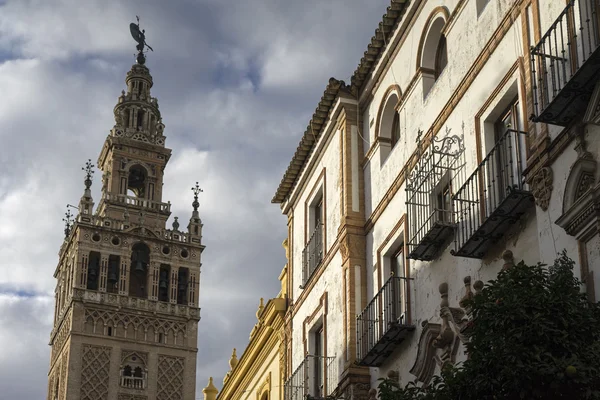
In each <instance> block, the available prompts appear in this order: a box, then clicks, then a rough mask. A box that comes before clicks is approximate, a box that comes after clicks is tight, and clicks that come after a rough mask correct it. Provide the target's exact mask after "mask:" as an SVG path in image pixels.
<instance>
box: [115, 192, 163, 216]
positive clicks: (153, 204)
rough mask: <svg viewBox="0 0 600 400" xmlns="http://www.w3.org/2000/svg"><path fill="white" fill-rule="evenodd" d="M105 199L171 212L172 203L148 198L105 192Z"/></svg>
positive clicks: (161, 211)
mask: <svg viewBox="0 0 600 400" xmlns="http://www.w3.org/2000/svg"><path fill="white" fill-rule="evenodd" d="M103 199H104V200H108V201H110V202H113V203H120V204H124V205H127V206H134V207H141V208H149V209H151V210H154V211H157V212H160V213H164V214H168V213H170V212H171V203H161V202H159V201H153V200H148V199H141V198H138V197H135V196H127V195H124V194H112V193H104V197H103Z"/></svg>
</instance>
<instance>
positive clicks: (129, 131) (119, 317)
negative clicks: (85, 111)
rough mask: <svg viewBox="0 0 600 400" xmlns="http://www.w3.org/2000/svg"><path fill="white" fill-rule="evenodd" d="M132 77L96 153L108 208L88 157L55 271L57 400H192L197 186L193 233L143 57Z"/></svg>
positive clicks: (53, 392)
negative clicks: (180, 214) (175, 200)
mask: <svg viewBox="0 0 600 400" xmlns="http://www.w3.org/2000/svg"><path fill="white" fill-rule="evenodd" d="M142 48H143V46H142ZM138 49H139V48H138ZM125 82H126V85H127V90H126V91H123V92H122V94H121V96H119V99H118V102H117V105H116V106H115V108H114V115H115V121H116V123H115V125H114V127H113V128H112V129H111V131H110V133H109V135H108V137H107V138H106V141H105V142H104V146H103V148H102V149H101V152H100V156H99V158H98V168H99V169H100V170H101V171H102V172H103V175H102V182H101V183H102V190H101V195H102V197H101V199H100V202H99V204H98V206H97V208H96V209H95V210H94V201H93V199H92V195H91V191H90V187H91V185H92V175H93V165H92V163H91V162H88V163H87V165H86V168H85V171H86V176H85V191H84V194H83V196H82V197H81V201H80V202H79V208H78V213H77V215H76V217H75V220H74V221H73V222H72V221H71V216H70V212H68V213H67V214H68V215H67V218H66V228H65V240H64V243H63V244H62V246H61V248H60V252H59V262H58V266H57V267H56V270H55V272H54V277H55V278H56V279H57V285H56V292H55V293H56V300H55V315H54V328H53V330H52V333H51V337H50V345H51V346H52V350H51V351H52V352H51V362H50V371H49V374H48V399H49V400H66V399H69V400H75V399H78V400H193V399H195V385H196V353H197V336H198V329H197V328H198V322H199V320H200V309H199V307H198V295H199V293H198V290H199V282H200V265H201V262H200V259H201V254H202V251H203V250H204V246H203V245H202V222H201V220H200V216H199V213H198V206H199V204H198V193H199V191H200V189H199V188H198V186H197V185H196V188H195V190H194V194H195V198H194V201H193V207H194V209H193V212H192V217H191V218H190V221H189V224H188V226H187V229H181V230H180V229H179V222H178V221H177V218H175V221H174V222H173V227H172V229H167V228H166V226H165V224H166V221H167V219H168V218H169V216H170V214H171V211H170V207H171V204H170V203H168V202H167V203H165V202H163V198H162V187H163V177H164V169H165V167H166V165H167V163H168V161H169V158H170V156H171V150H170V149H168V148H167V147H165V139H166V138H165V135H164V125H163V123H162V118H161V115H160V111H159V109H158V100H157V99H156V98H154V97H152V96H151V94H150V89H151V87H152V84H153V80H152V76H151V75H150V71H149V69H148V68H147V67H146V65H145V57H144V55H143V54H142V53H141V52H140V54H139V55H138V58H137V63H136V64H134V65H133V66H132V67H131V70H130V71H129V72H128V73H127V77H126V79H125Z"/></svg>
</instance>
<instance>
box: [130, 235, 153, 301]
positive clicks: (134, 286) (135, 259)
mask: <svg viewBox="0 0 600 400" xmlns="http://www.w3.org/2000/svg"><path fill="white" fill-rule="evenodd" d="M149 265H150V249H149V248H148V246H146V245H145V244H144V243H142V242H139V243H136V244H135V245H133V248H132V252H131V265H130V269H129V271H130V274H129V295H130V296H133V297H142V298H145V297H147V291H146V285H147V280H148V267H149Z"/></svg>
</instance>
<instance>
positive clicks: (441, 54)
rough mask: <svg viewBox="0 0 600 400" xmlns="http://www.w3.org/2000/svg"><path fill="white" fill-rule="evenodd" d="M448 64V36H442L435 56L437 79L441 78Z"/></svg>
mask: <svg viewBox="0 0 600 400" xmlns="http://www.w3.org/2000/svg"><path fill="white" fill-rule="evenodd" d="M446 64H448V53H447V52H446V36H444V35H441V36H440V41H439V43H438V48H437V52H436V55H435V79H436V80H437V78H439V77H440V75H441V73H442V71H443V70H444V68H446Z"/></svg>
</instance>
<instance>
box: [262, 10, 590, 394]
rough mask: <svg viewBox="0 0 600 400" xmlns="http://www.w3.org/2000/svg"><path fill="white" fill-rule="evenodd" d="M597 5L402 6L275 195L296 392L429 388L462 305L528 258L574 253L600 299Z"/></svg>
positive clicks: (289, 387) (288, 385)
mask: <svg viewBox="0 0 600 400" xmlns="http://www.w3.org/2000/svg"><path fill="white" fill-rule="evenodd" d="M598 11H599V5H598V2H597V0H570V1H553V2H543V1H540V0H437V1H434V0H415V1H409V0H392V1H391V4H390V6H389V7H388V8H387V10H386V13H385V15H384V16H383V19H382V21H381V22H380V24H379V27H378V28H377V29H376V31H375V35H374V36H373V38H372V40H371V43H370V44H369V46H368V48H367V50H366V51H365V53H364V56H363V58H362V59H361V61H360V64H359V66H358V68H357V69H356V71H355V72H354V74H353V76H352V78H351V81H350V82H349V83H345V82H343V81H339V80H336V79H333V78H332V79H331V80H330V81H329V83H328V85H327V87H326V89H325V92H324V94H323V96H322V98H321V100H320V101H319V103H318V106H317V109H316V111H315V113H314V114H313V116H312V119H311V120H310V122H309V124H308V128H307V130H306V132H305V133H304V135H303V137H302V139H301V142H300V145H299V146H298V149H297V151H296V153H295V154H294V156H293V159H292V161H291V163H290V165H289V167H288V168H287V170H286V172H285V174H284V176H283V179H282V181H281V183H280V185H279V187H278V189H277V191H276V194H275V196H274V198H273V202H274V203H278V204H280V207H281V210H282V212H283V213H284V214H285V215H287V217H288V241H289V264H288V294H289V305H288V311H287V313H286V327H285V329H286V335H285V338H284V340H285V345H286V349H287V355H288V357H287V358H286V363H287V365H286V374H285V378H284V379H285V384H284V387H285V398H286V400H292V399H294V400H295V399H301V398H304V397H305V396H306V395H310V396H312V397H317V398H324V397H336V398H340V397H344V398H354V399H359V398H367V397H368V396H369V391H370V390H372V389H373V388H376V387H377V385H378V379H379V378H381V377H395V379H398V380H399V381H400V383H401V384H402V385H404V384H406V383H408V382H410V381H413V380H417V381H419V382H421V383H424V384H426V383H428V382H429V381H430V379H431V377H432V376H433V375H434V374H435V373H437V372H438V371H439V368H440V366H441V365H443V364H444V363H448V362H450V363H454V362H457V361H461V360H464V359H465V357H466V355H465V354H464V347H463V345H464V343H463V341H464V340H466V338H465V335H464V327H465V325H466V322H467V321H468V319H469V313H468V310H465V309H463V308H462V307H461V300H462V299H464V298H466V297H470V296H472V295H473V293H474V292H476V291H477V290H479V289H480V288H481V287H482V286H483V282H486V281H488V280H490V279H493V278H494V277H495V276H496V275H497V273H498V272H499V271H500V270H501V268H503V267H508V266H510V265H512V264H513V263H514V262H517V261H520V260H524V261H525V262H527V263H537V262H538V261H542V262H544V263H550V264H551V263H552V262H553V261H554V259H555V258H556V255H557V253H558V252H559V251H561V250H562V249H566V250H567V253H568V255H569V256H570V257H571V258H572V259H574V260H575V262H576V264H577V270H576V274H577V275H578V276H579V277H580V278H581V279H582V280H583V281H584V282H585V285H586V287H585V290H586V291H587V293H588V296H589V298H590V299H591V300H595V299H596V298H597V297H598V296H600V293H598V290H600V287H599V286H598V285H600V282H597V283H596V281H597V280H599V279H600V278H598V274H600V271H596V270H597V269H599V268H600V261H598V260H600V237H599V233H598V232H599V229H600V224H599V219H598V211H597V210H598V209H600V208H599V206H600V197H599V195H600V183H599V182H600V181H599V175H600V173H599V172H598V169H597V160H598V157H600V126H599V125H600V124H599V122H600V107H599V106H600V104H599V102H600V86H599V85H598V84H597V82H598V78H599V72H598V71H600V68H599V67H598V66H599V62H600V61H599V60H600V50H598V47H599V44H600V30H599V26H600V23H599V21H600V20H599V13H598ZM370 395H371V396H372V395H374V393H373V392H371V394H370Z"/></svg>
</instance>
